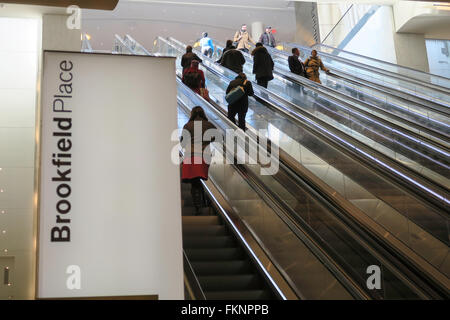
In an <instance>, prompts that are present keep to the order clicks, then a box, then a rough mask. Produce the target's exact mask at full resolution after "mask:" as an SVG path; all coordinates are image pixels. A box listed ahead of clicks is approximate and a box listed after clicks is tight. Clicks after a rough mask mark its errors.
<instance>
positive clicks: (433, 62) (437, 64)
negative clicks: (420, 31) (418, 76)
mask: <svg viewBox="0 0 450 320" xmlns="http://www.w3.org/2000/svg"><path fill="white" fill-rule="evenodd" d="M426 46H427V54H428V63H429V66H430V73H433V74H437V75H440V76H443V77H447V78H450V40H435V39H426Z"/></svg>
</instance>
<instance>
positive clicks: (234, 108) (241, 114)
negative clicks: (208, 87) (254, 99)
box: [226, 72, 254, 131]
mask: <svg viewBox="0 0 450 320" xmlns="http://www.w3.org/2000/svg"><path fill="white" fill-rule="evenodd" d="M238 86H241V87H242V88H243V89H244V92H245V94H244V96H243V97H242V98H240V99H239V100H238V101H236V102H235V103H233V104H230V105H228V119H230V120H231V121H233V123H236V119H235V117H236V114H237V115H238V123H239V124H238V126H239V128H241V129H242V130H244V131H245V116H246V114H247V111H248V97H249V96H253V94H254V93H253V86H252V83H251V82H250V81H248V80H247V76H246V75H245V73H243V72H241V73H239V75H238V76H237V77H236V79H234V80H232V81H231V82H230V84H229V85H228V88H227V91H226V94H228V93H229V92H230V91H231V90H233V89H234V88H236V87H238Z"/></svg>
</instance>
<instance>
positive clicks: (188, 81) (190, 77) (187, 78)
mask: <svg viewBox="0 0 450 320" xmlns="http://www.w3.org/2000/svg"><path fill="white" fill-rule="evenodd" d="M200 81H201V78H200V73H198V72H187V73H186V74H185V75H184V81H183V83H184V84H185V85H187V86H188V87H189V88H197V87H198V86H199V85H200Z"/></svg>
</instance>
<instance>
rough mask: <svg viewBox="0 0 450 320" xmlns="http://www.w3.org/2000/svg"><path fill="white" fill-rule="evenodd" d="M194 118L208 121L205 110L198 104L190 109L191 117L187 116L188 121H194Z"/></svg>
mask: <svg viewBox="0 0 450 320" xmlns="http://www.w3.org/2000/svg"><path fill="white" fill-rule="evenodd" d="M195 120H205V121H208V118H207V117H206V114H205V111H204V110H203V108H202V107H200V106H196V107H194V108H192V110H191V117H190V118H189V121H195Z"/></svg>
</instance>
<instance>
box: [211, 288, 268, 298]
mask: <svg viewBox="0 0 450 320" xmlns="http://www.w3.org/2000/svg"><path fill="white" fill-rule="evenodd" d="M205 296H206V299H207V300H268V299H274V297H273V296H272V294H271V293H270V292H268V291H265V290H245V291H206V292H205Z"/></svg>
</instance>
